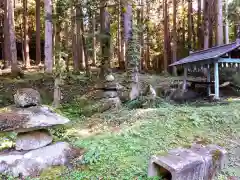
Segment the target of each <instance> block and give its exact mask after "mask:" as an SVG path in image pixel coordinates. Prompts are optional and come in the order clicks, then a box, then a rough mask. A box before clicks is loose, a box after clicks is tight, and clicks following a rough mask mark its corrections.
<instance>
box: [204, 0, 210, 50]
mask: <svg viewBox="0 0 240 180" xmlns="http://www.w3.org/2000/svg"><path fill="white" fill-rule="evenodd" d="M203 32H204V49H208V48H209V3H208V0H204V31H203Z"/></svg>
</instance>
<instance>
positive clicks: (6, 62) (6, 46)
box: [4, 0, 11, 69]
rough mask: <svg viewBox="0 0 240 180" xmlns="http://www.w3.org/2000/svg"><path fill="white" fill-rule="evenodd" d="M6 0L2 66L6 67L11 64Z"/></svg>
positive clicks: (6, 1) (6, 0)
mask: <svg viewBox="0 0 240 180" xmlns="http://www.w3.org/2000/svg"><path fill="white" fill-rule="evenodd" d="M8 7H9V5H8V0H5V1H4V68H6V69H7V68H8V67H9V66H10V64H11V57H10V39H9V36H10V34H9V11H8V9H9V8H8Z"/></svg>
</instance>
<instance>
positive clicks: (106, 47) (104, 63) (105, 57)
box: [100, 1, 111, 79]
mask: <svg viewBox="0 0 240 180" xmlns="http://www.w3.org/2000/svg"><path fill="white" fill-rule="evenodd" d="M105 3H106V2H105V1H102V2H101V8H100V23H101V24H100V26H101V34H100V39H101V53H102V59H101V70H100V78H101V79H104V77H105V76H106V75H107V74H109V73H110V43H111V34H110V19H109V18H110V17H109V13H108V12H107V11H106V7H105Z"/></svg>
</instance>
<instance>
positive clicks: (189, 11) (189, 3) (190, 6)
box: [188, 0, 193, 51]
mask: <svg viewBox="0 0 240 180" xmlns="http://www.w3.org/2000/svg"><path fill="white" fill-rule="evenodd" d="M192 26H193V22H192V0H188V50H189V51H192V49H193V47H192V42H193V41H192V40H193V38H192V35H193V32H192Z"/></svg>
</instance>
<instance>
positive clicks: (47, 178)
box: [40, 166, 66, 180]
mask: <svg viewBox="0 0 240 180" xmlns="http://www.w3.org/2000/svg"><path fill="white" fill-rule="evenodd" d="M65 170H66V167H64V166H55V167H52V168H48V169H45V170H43V172H42V173H41V175H40V179H41V180H55V179H59V178H60V177H61V174H62V173H63V172H64V171H65Z"/></svg>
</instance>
